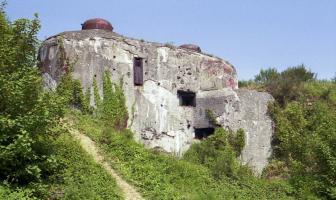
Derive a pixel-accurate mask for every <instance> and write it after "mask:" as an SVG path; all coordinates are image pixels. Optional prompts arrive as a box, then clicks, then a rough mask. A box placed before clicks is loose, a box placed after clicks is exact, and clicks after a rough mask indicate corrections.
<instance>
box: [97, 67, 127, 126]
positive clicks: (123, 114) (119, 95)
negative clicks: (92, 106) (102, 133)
mask: <svg viewBox="0 0 336 200" xmlns="http://www.w3.org/2000/svg"><path fill="white" fill-rule="evenodd" d="M95 87H96V86H95ZM103 95H104V98H103V102H102V103H101V106H102V108H101V109H100V108H98V110H101V113H100V117H101V119H102V120H103V121H105V122H106V123H108V124H112V127H113V128H115V129H117V130H122V129H124V128H126V126H127V119H128V113H127V108H126V105H125V96H124V93H123V89H122V80H120V84H119V85H118V84H115V83H112V81H111V76H110V73H109V72H107V71H106V72H105V73H104V82H103ZM97 99H98V97H97ZM99 101H100V100H98V102H99ZM99 104H100V102H99V103H97V105H99Z"/></svg>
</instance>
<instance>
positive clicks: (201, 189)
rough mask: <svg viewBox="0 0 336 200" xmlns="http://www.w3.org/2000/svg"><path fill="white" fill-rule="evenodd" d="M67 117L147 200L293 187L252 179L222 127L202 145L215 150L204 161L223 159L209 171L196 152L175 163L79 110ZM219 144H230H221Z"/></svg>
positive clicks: (262, 194)
mask: <svg viewBox="0 0 336 200" xmlns="http://www.w3.org/2000/svg"><path fill="white" fill-rule="evenodd" d="M68 118H69V119H71V120H72V121H74V122H75V123H76V124H77V128H78V129H79V130H81V131H82V132H83V133H85V134H87V135H88V136H89V137H91V138H92V139H93V140H95V141H96V142H97V143H98V144H99V146H100V148H101V149H102V150H103V152H104V154H105V156H106V158H107V159H108V161H109V162H110V163H112V166H113V167H115V168H116V169H117V170H118V171H119V172H121V174H122V175H123V177H124V178H125V179H126V180H128V181H129V182H130V183H132V184H133V185H134V186H136V187H137V188H139V191H140V192H141V193H142V195H143V196H144V197H145V198H146V199H235V198H236V199H290V197H289V196H288V194H290V193H291V192H292V191H291V187H290V186H289V185H287V184H286V183H285V182H284V181H279V180H275V181H267V180H263V179H259V178H255V177H254V176H252V175H251V174H250V171H249V170H248V169H247V168H246V167H241V166H240V165H239V164H238V162H237V160H236V157H235V151H234V150H232V149H231V147H230V146H229V145H228V144H227V142H226V141H227V135H228V133H227V132H226V131H224V130H223V129H219V130H218V131H217V133H216V134H215V135H214V137H212V138H210V139H209V140H206V141H212V142H209V143H207V144H206V145H207V146H208V147H209V149H211V150H209V151H208V152H210V151H212V152H213V155H210V154H209V155H206V156H207V158H208V161H210V159H212V161H214V159H215V157H213V156H217V155H222V156H223V157H220V159H219V162H218V163H217V165H216V168H212V167H210V166H209V167H208V166H207V164H209V163H210V162H207V163H204V164H202V163H198V162H193V161H194V160H193V159H192V158H195V157H196V156H198V155H196V153H192V152H191V153H189V155H190V158H187V159H185V160H184V159H182V160H179V159H177V158H175V157H173V156H169V155H165V154H163V153H160V152H158V151H155V150H148V149H145V148H144V147H143V145H141V144H139V143H137V142H135V141H134V140H133V135H132V133H131V132H130V131H128V130H122V131H116V130H114V129H113V128H112V127H106V124H105V123H104V122H103V121H102V120H98V119H97V118H95V117H93V116H90V115H82V114H81V113H80V112H79V111H71V112H70V113H69V114H68ZM217 139H219V141H218V140H217ZM213 142H214V144H213ZM222 142H223V143H225V144H227V145H228V146H227V147H224V146H222V145H219V144H223V143H222ZM191 154H193V156H192V155H191ZM226 161H229V162H228V163H227V162H226ZM214 163H215V162H214ZM214 172H217V173H214Z"/></svg>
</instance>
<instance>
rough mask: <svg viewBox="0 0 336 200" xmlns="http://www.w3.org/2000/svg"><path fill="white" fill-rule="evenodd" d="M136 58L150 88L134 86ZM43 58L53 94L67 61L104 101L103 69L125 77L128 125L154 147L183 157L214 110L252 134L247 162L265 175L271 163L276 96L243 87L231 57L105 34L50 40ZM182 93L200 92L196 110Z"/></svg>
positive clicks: (65, 35)
mask: <svg viewBox="0 0 336 200" xmlns="http://www.w3.org/2000/svg"><path fill="white" fill-rule="evenodd" d="M134 57H141V58H143V76H144V84H143V86H135V85H134V84H133V59H134ZM39 58H40V61H41V70H42V72H43V77H44V83H45V86H46V87H47V88H50V89H55V87H56V86H57V84H58V83H59V81H60V77H61V76H62V74H63V73H64V71H65V70H66V69H67V68H68V67H69V66H67V65H68V64H67V63H66V62H65V59H67V60H68V61H69V62H71V63H74V68H73V77H74V78H75V79H78V80H80V81H81V83H82V85H83V87H84V91H87V88H90V90H91V94H92V91H93V88H92V87H93V86H92V84H93V80H94V79H96V80H97V83H98V88H99V91H100V93H101V96H102V88H103V87H102V85H103V81H102V79H103V73H104V71H106V70H107V71H109V72H110V73H111V79H112V81H113V82H117V83H119V80H120V79H121V78H122V80H123V82H122V87H123V90H124V93H125V96H126V106H127V109H128V113H129V116H130V117H129V120H128V127H129V128H130V129H131V130H133V131H134V132H135V137H136V138H135V139H136V140H137V141H139V142H141V143H143V144H145V145H146V146H147V147H149V148H159V149H162V150H164V151H166V152H171V153H174V154H176V155H182V153H183V152H185V151H186V150H187V149H188V148H189V146H190V145H191V144H192V142H193V141H194V136H195V133H194V128H206V127H209V126H210V124H209V122H208V119H207V118H206V116H205V109H211V110H213V111H214V112H215V115H216V117H217V118H218V120H219V121H220V123H221V124H222V125H223V126H224V127H227V128H230V129H237V128H244V129H245V131H246V134H247V139H248V140H247V145H246V147H245V149H244V152H243V155H242V158H241V159H242V161H243V162H246V163H248V164H250V165H251V166H253V167H254V168H255V169H256V170H257V171H258V172H260V170H261V169H262V167H263V166H264V165H265V163H267V157H268V156H269V152H270V149H271V147H270V144H269V143H270V137H271V134H272V128H271V121H270V119H269V118H268V117H267V116H266V114H265V112H264V111H265V108H266V107H265V106H266V105H267V102H268V101H270V100H272V98H271V97H270V95H268V96H267V94H263V93H257V92H251V91H245V90H237V89H238V81H237V75H236V70H235V68H234V67H233V66H232V65H231V64H230V63H228V62H227V61H225V60H222V59H220V58H217V57H212V56H209V55H206V54H203V53H201V52H195V51H189V50H187V49H183V48H177V47H171V46H167V45H162V44H159V43H151V42H145V41H140V40H136V39H131V38H127V37H124V36H121V35H118V34H116V33H114V32H108V31H104V30H82V31H72V32H64V33H61V34H59V35H56V36H53V37H51V38H49V39H47V40H46V41H44V42H43V44H42V47H41V48H40V53H39ZM178 90H184V91H193V92H195V93H196V107H189V106H180V105H179V99H178V96H177V91H178ZM91 100H92V101H91V104H92V105H93V104H94V102H93V101H94V100H93V98H91ZM255 106H258V109H254V108H255ZM251 112H253V113H251ZM257 116H258V117H257ZM258 127H259V128H258ZM259 138H261V139H260V141H259ZM265 152H266V153H265Z"/></svg>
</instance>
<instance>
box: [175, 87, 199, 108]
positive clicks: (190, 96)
mask: <svg viewBox="0 0 336 200" xmlns="http://www.w3.org/2000/svg"><path fill="white" fill-rule="evenodd" d="M177 96H178V97H179V100H180V106H192V107H195V106H196V94H195V92H190V91H183V90H178V91H177Z"/></svg>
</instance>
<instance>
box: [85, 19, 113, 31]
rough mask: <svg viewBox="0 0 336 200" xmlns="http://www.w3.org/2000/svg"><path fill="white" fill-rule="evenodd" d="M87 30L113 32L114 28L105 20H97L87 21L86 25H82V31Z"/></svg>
mask: <svg viewBox="0 0 336 200" xmlns="http://www.w3.org/2000/svg"><path fill="white" fill-rule="evenodd" d="M87 29H103V30H107V31H113V26H112V25H111V23H110V22H108V21H107V20H105V19H101V18H95V19H89V20H86V21H85V22H84V24H82V30H87Z"/></svg>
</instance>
